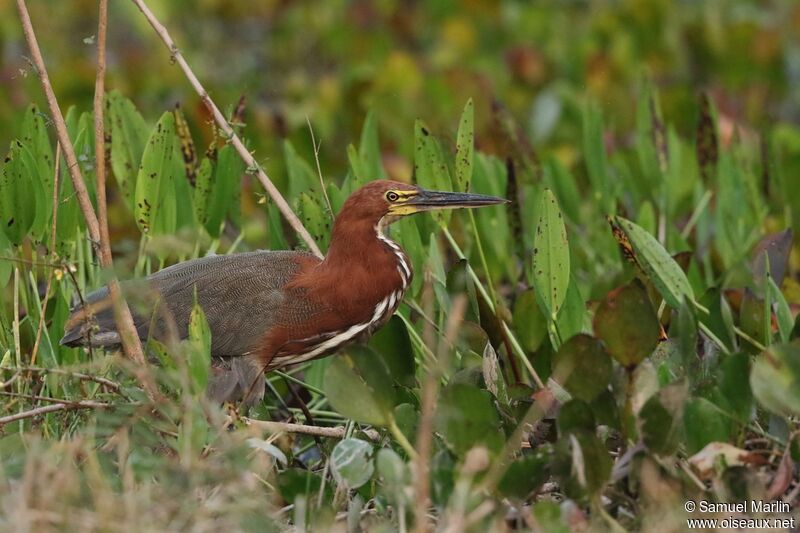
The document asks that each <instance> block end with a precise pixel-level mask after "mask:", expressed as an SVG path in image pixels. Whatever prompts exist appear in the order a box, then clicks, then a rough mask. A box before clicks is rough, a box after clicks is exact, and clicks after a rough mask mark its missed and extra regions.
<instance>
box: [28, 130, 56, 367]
mask: <svg viewBox="0 0 800 533" xmlns="http://www.w3.org/2000/svg"><path fill="white" fill-rule="evenodd" d="M54 166H55V172H54V173H53V224H52V227H51V232H50V257H51V258H53V259H55V255H56V227H57V225H58V190H59V179H58V178H59V174H60V172H61V143H56V162H55V165H54ZM53 273H54V271H53V270H51V271H50V272H49V273H48V274H47V286H46V287H45V289H44V298H42V310H41V312H40V313H39V326H38V327H37V328H36V340H35V341H34V343H33V351H32V352H31V362H30V364H31V365H35V364H36V354H38V353H39V343H40V342H41V340H42V330H43V329H44V314H45V312H46V311H47V302H48V300H49V299H50V286H51V285H52V283H53Z"/></svg>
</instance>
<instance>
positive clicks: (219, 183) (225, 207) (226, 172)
mask: <svg viewBox="0 0 800 533" xmlns="http://www.w3.org/2000/svg"><path fill="white" fill-rule="evenodd" d="M244 171H245V166H244V162H243V161H242V158H241V157H239V154H238V153H236V149H235V148H234V147H233V146H232V145H230V144H226V145H225V146H223V147H222V148H221V149H220V150H219V153H218V154H217V161H216V165H215V167H214V179H213V185H212V187H211V196H210V198H209V200H208V220H207V222H206V230H207V231H208V233H209V235H211V236H212V237H218V236H219V234H220V231H221V230H222V223H223V222H225V217H226V216H230V217H231V218H233V219H236V218H237V217H238V210H239V201H238V199H239V189H240V184H241V181H242V174H243V173H244Z"/></svg>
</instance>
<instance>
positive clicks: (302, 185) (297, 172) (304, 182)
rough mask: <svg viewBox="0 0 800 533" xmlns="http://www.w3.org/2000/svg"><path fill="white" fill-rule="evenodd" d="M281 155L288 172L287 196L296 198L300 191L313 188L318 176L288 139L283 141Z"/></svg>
mask: <svg viewBox="0 0 800 533" xmlns="http://www.w3.org/2000/svg"><path fill="white" fill-rule="evenodd" d="M283 157H284V159H285V160H286V171H287V172H288V174H289V194H288V197H289V198H297V197H299V196H300V193H301V192H306V191H308V190H309V189H313V188H314V186H315V184H316V183H318V182H319V177H318V176H317V173H316V172H315V171H314V169H313V168H312V166H311V165H310V164H309V163H308V161H306V160H305V159H303V158H302V157H301V156H300V154H298V153H297V150H296V149H295V147H294V145H293V144H292V143H291V141H289V140H288V139H287V140H285V141H284V142H283Z"/></svg>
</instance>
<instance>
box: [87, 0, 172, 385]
mask: <svg viewBox="0 0 800 533" xmlns="http://www.w3.org/2000/svg"><path fill="white" fill-rule="evenodd" d="M107 29H108V0H100V5H99V9H98V22H97V76H96V78H95V84H94V143H95V144H94V146H95V160H96V161H95V162H96V165H95V166H96V172H97V174H96V178H97V218H98V226H99V232H100V249H99V256H100V264H101V265H103V267H104V268H106V269H109V270H110V271H112V272H113V268H114V259H113V256H112V254H111V240H110V238H109V234H108V205H107V201H106V138H105V136H106V132H105V114H104V110H105V108H104V103H105V94H106V91H105V77H106V33H107ZM108 293H109V295H110V296H111V301H112V302H113V305H114V321H115V323H116V326H117V331H119V336H120V340H121V341H122V349H123V350H124V351H125V354H126V355H127V356H128V357H129V358H130V359H131V360H133V361H134V362H135V363H137V368H136V374H137V376H138V378H139V380H140V381H141V382H142V384H143V385H144V387H145V390H146V391H147V393H148V396H150V398H151V399H154V398H155V397H157V396H158V390H157V388H156V386H155V384H154V383H153V379H152V377H151V376H150V373H149V372H148V367H147V362H146V360H145V357H144V351H143V350H142V343H141V342H140V341H139V335H138V333H137V332H136V325H135V324H134V322H133V316H132V315H131V311H130V309H129V308H128V305H127V304H126V303H125V300H124V296H123V294H122V291H121V290H120V287H119V282H118V281H117V278H116V277H115V276H113V277H112V278H111V279H110V280H109V282H108Z"/></svg>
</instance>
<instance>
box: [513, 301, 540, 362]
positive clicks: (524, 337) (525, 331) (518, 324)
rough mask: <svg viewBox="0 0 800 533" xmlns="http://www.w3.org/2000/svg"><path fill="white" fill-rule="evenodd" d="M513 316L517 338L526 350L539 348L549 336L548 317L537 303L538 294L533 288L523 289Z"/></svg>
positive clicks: (530, 350) (533, 350)
mask: <svg viewBox="0 0 800 533" xmlns="http://www.w3.org/2000/svg"><path fill="white" fill-rule="evenodd" d="M512 316H513V317H514V329H515V331H516V332H517V338H518V340H519V342H520V343H521V344H522V347H523V348H525V351H528V352H535V351H536V350H538V349H539V347H540V346H541V345H542V341H544V339H545V338H546V337H547V317H545V316H544V314H542V310H541V308H540V307H539V305H538V304H537V303H536V294H534V292H533V290H532V289H527V290H525V291H523V292H522V293H520V295H519V296H518V297H517V301H516V302H514V310H513V312H512Z"/></svg>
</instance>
